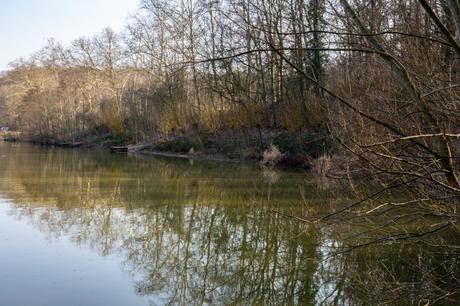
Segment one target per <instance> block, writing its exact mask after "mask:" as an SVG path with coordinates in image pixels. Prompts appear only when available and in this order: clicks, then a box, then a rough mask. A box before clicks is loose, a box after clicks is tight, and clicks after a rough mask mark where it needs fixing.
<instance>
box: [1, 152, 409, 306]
mask: <svg viewBox="0 0 460 306" xmlns="http://www.w3.org/2000/svg"><path fill="white" fill-rule="evenodd" d="M319 187H322V188H319ZM319 187H318V184H317V182H315V180H314V179H313V178H312V177H310V176H309V175H307V174H306V173H303V172H280V171H274V170H271V171H268V170H265V171H262V170H260V169H258V168H257V167H255V166H249V165H237V164H231V163H217V162H197V161H188V160H177V159H165V158H154V157H143V156H120V155H111V154H107V153H103V152H85V151H81V150H72V149H67V150H66V149H55V148H41V147H38V146H32V145H26V144H0V247H1V252H0V305H5V306H15V305H18V306H19V305H20V306H36V305H43V306H52V305H59V306H67V305H95V306H96V305H98V306H103V305H112V306H116V305H126V306H134V305H165V304H169V305H203V304H206V305H254V304H256V305H294V304H296V305H318V304H322V303H323V304H337V305H344V304H353V301H356V299H355V298H356V296H358V295H359V294H358V293H359V288H357V287H353V284H352V283H350V282H349V281H347V278H344V277H343V273H344V271H345V267H346V266H348V267H349V266H352V267H353V268H352V269H353V270H355V271H357V273H358V274H359V273H361V272H360V271H361V270H362V273H363V275H367V274H369V273H368V271H366V268H365V265H364V262H365V260H364V259H363V258H362V257H359V256H358V255H354V254H352V256H347V258H348V259H347V260H344V257H340V256H336V257H329V256H328V255H329V253H330V252H331V250H332V249H334V247H336V246H338V245H340V244H341V242H340V240H338V239H336V238H335V236H334V234H333V233H331V232H329V231H328V230H327V229H323V228H321V227H319V226H314V227H311V226H310V227H309V226H306V225H305V224H302V223H300V222H298V221H296V220H293V219H289V218H286V217H283V216H282V215H281V214H279V213H276V212H282V213H284V214H293V215H306V214H308V213H309V212H312V211H315V212H321V211H322V210H324V211H326V210H328V209H330V207H331V205H334V203H335V202H337V201H340V200H343V199H342V198H340V199H338V198H337V199H334V200H331V191H330V188H326V187H327V186H321V185H319ZM336 197H337V196H336ZM349 230H351V231H352V230H353V229H349ZM380 251H381V250H378V252H377V253H379V254H380ZM397 252H400V250H399V251H397ZM366 254H367V253H366ZM387 255H388V254H387V253H384V254H383V256H384V259H383V260H388V265H389V266H391V265H393V266H398V265H400V261H399V259H397V256H396V259H394V260H393V259H391V258H392V257H391V256H387ZM367 259H368V260H370V259H369V258H367ZM400 270H401V269H400ZM382 273H384V272H382ZM401 273H402V275H404V273H407V271H404V270H401ZM411 277H412V276H411ZM411 277H409V278H411ZM412 278H413V277H412ZM358 304H359V303H358Z"/></svg>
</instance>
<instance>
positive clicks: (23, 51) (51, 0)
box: [0, 0, 140, 71]
mask: <svg viewBox="0 0 460 306" xmlns="http://www.w3.org/2000/svg"><path fill="white" fill-rule="evenodd" d="M139 2H140V0H0V71H1V70H5V69H7V68H8V63H10V62H12V61H14V60H15V59H18V58H20V57H26V58H27V57H28V56H29V55H31V54H32V53H34V52H35V51H38V50H39V49H40V48H41V47H43V46H44V45H45V44H46V42H47V40H48V39H49V38H54V39H56V40H57V41H59V42H62V43H68V42H70V41H72V40H74V39H76V38H79V37H81V36H91V35H93V34H97V33H99V32H100V31H102V30H103V29H104V28H106V27H111V28H112V29H114V30H115V31H117V30H121V29H122V28H123V26H124V25H125V24H126V20H127V17H128V16H129V14H130V13H133V12H134V11H135V10H136V8H137V6H138V4H139Z"/></svg>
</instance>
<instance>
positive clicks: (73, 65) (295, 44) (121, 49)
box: [0, 0, 460, 301]
mask: <svg viewBox="0 0 460 306" xmlns="http://www.w3.org/2000/svg"><path fill="white" fill-rule="evenodd" d="M0 82H1V87H0V112H1V119H0V120H1V121H0V122H1V125H6V126H9V127H11V128H13V129H15V130H18V131H20V132H21V133H22V135H26V136H27V137H28V138H29V139H34V140H40V141H43V142H59V141H61V142H69V141H71V142H75V141H82V140H85V139H86V140H87V141H88V139H99V140H100V139H104V141H110V142H111V143H136V142H152V143H155V145H156V146H157V147H158V148H162V149H165V150H173V151H174V150H176V151H184V152H188V151H189V150H190V149H191V148H193V149H194V151H195V152H197V151H203V152H211V153H228V154H229V155H231V156H233V155H234V156H237V157H243V158H255V159H257V158H261V157H262V153H263V152H264V150H266V149H267V148H270V146H271V145H272V144H273V145H274V146H276V149H277V150H279V154H284V155H301V156H308V158H310V159H317V161H319V162H316V163H317V164H318V163H319V164H320V165H319V166H317V168H320V171H319V172H325V171H327V170H328V169H330V168H337V169H335V171H334V175H335V176H337V177H341V178H345V179H346V180H348V182H349V185H350V186H351V188H352V189H353V191H354V192H355V193H356V195H357V196H358V198H359V200H358V201H357V202H355V203H352V204H350V205H349V206H346V207H343V208H340V209H336V210H335V211H334V212H331V214H329V215H326V216H321V217H317V216H315V217H311V216H302V221H303V222H306V223H316V222H319V221H322V222H328V221H331V222H335V221H336V220H337V219H341V220H343V219H344V218H345V217H347V219H346V220H353V221H356V222H363V220H367V219H369V218H372V220H373V223H372V224H373V225H374V227H375V228H382V227H383V226H385V228H386V229H387V230H386V231H385V232H384V233H383V234H382V233H381V232H379V233H378V234H368V233H369V232H372V233H374V232H373V231H371V230H369V232H367V234H366V236H365V238H366V239H365V240H366V241H364V242H363V243H362V245H360V246H363V245H368V244H374V243H389V242H395V241H398V242H404V243H412V242H414V241H415V242H417V243H425V244H430V245H432V246H433V248H434V250H435V251H433V254H434V255H433V256H441V257H442V258H445V260H442V261H441V262H442V263H441V264H440V265H439V266H437V267H433V269H426V270H423V271H421V273H422V274H423V275H424V277H425V279H424V280H423V281H422V282H425V283H426V284H427V288H424V287H423V286H421V285H420V288H419V289H423V290H424V294H425V295H426V300H427V301H436V300H437V299H442V300H446V299H449V298H451V297H452V296H455V294H458V292H459V291H460V277H459V276H460V271H459V269H460V268H459V266H460V265H459V262H458V258H460V254H459V239H460V238H459V235H460V231H459V224H458V221H459V218H460V216H459V212H458V210H459V196H460V174H459V169H460V166H459V164H460V153H459V152H460V141H459V138H460V112H459V111H458V110H459V107H460V99H459V98H460V6H459V3H458V1H456V0H385V1H384V0H331V1H325V0H238V1H237V0H221V1H207V0H177V1H162V0H142V1H141V3H140V6H139V9H138V11H137V12H135V13H134V14H133V15H132V16H131V17H130V18H129V20H128V21H127V25H126V28H125V29H124V30H123V31H122V32H120V33H115V32H113V31H112V30H110V29H106V30H104V31H103V32H101V33H99V34H97V35H95V36H94V37H89V38H86V37H85V38H79V39H76V40H75V41H73V42H72V43H71V44H69V45H62V44H61V43H59V42H56V41H54V40H50V41H49V42H48V44H47V45H46V46H44V47H43V49H41V50H39V51H38V52H37V53H35V54H34V55H33V56H31V57H30V58H27V59H20V60H17V61H16V62H14V63H13V64H12V68H11V70H9V71H7V72H4V73H3V74H2V77H1V79H0ZM273 148H274V147H273V146H272V151H273ZM266 155H267V156H266V157H269V154H266ZM330 156H332V157H330ZM274 159H275V160H276V157H275V158H274ZM362 179H365V180H366V182H375V183H376V185H378V186H380V187H379V188H380V189H378V190H377V191H373V192H371V193H364V192H360V191H357V190H356V189H355V186H357V185H356V183H357V182H360V181H362ZM401 190H403V191H401ZM395 194H397V196H396V199H399V200H391V201H389V200H388V198H389V196H392V198H393V199H395ZM388 216H391V217H388ZM406 224H411V225H412V229H411V230H406V229H405V230H401V227H400V226H401V225H406ZM356 247H359V246H356ZM425 268H426V267H424V269H425ZM388 286H389V287H390V291H391V290H397V291H398V292H405V291H404V290H409V291H410V290H412V289H414V288H413V287H410V286H407V287H405V286H404V285H403V284H400V283H395V285H394V287H395V288H396V289H395V288H392V285H391V284H389V285H388Z"/></svg>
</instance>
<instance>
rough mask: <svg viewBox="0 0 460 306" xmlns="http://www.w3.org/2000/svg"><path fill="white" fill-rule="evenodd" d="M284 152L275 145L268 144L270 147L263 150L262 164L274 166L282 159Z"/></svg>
mask: <svg viewBox="0 0 460 306" xmlns="http://www.w3.org/2000/svg"><path fill="white" fill-rule="evenodd" d="M283 158H284V154H283V153H281V151H280V150H279V149H278V147H276V146H275V145H273V144H272V145H270V148H268V149H267V150H265V151H264V153H263V159H262V165H265V166H274V165H276V164H278V163H279V162H280V161H282V160H283Z"/></svg>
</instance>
